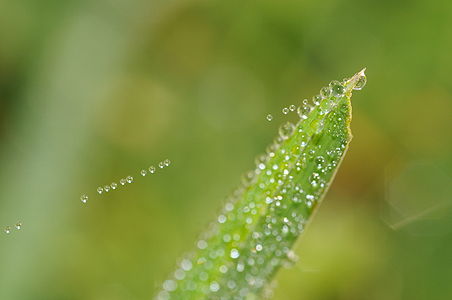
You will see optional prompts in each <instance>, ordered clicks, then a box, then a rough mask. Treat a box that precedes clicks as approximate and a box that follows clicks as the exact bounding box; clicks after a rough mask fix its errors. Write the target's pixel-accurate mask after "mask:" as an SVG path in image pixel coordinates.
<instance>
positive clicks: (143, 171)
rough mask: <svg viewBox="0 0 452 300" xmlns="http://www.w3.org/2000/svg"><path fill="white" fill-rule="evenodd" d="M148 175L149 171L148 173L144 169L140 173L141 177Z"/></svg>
mask: <svg viewBox="0 0 452 300" xmlns="http://www.w3.org/2000/svg"><path fill="white" fill-rule="evenodd" d="M147 173H148V171H146V170H144V169H143V170H141V171H140V174H141V176H146V174H147Z"/></svg>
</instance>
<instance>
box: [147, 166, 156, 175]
mask: <svg viewBox="0 0 452 300" xmlns="http://www.w3.org/2000/svg"><path fill="white" fill-rule="evenodd" d="M148 170H149V173H151V174H154V173H155V167H154V166H150V167H149V169H148Z"/></svg>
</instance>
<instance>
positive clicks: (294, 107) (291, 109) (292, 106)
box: [289, 104, 297, 111]
mask: <svg viewBox="0 0 452 300" xmlns="http://www.w3.org/2000/svg"><path fill="white" fill-rule="evenodd" d="M296 108H297V107H296V106H295V105H293V104H292V105H290V106H289V110H290V111H295V109H296Z"/></svg>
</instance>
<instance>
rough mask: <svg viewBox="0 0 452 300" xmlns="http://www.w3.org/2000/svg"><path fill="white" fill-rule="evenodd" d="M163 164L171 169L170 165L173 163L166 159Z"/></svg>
mask: <svg viewBox="0 0 452 300" xmlns="http://www.w3.org/2000/svg"><path fill="white" fill-rule="evenodd" d="M163 164H164V165H165V166H167V167H169V165H170V164H171V161H170V160H169V159H165V160H164V161H163Z"/></svg>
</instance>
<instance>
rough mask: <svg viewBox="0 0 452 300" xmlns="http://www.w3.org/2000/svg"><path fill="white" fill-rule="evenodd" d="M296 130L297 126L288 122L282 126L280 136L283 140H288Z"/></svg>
mask: <svg viewBox="0 0 452 300" xmlns="http://www.w3.org/2000/svg"><path fill="white" fill-rule="evenodd" d="M294 128H295V126H294V125H293V124H292V123H290V122H286V123H285V124H283V125H281V127H279V136H280V137H282V138H283V139H287V138H288V137H289V135H291V134H292V132H293V130H294Z"/></svg>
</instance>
